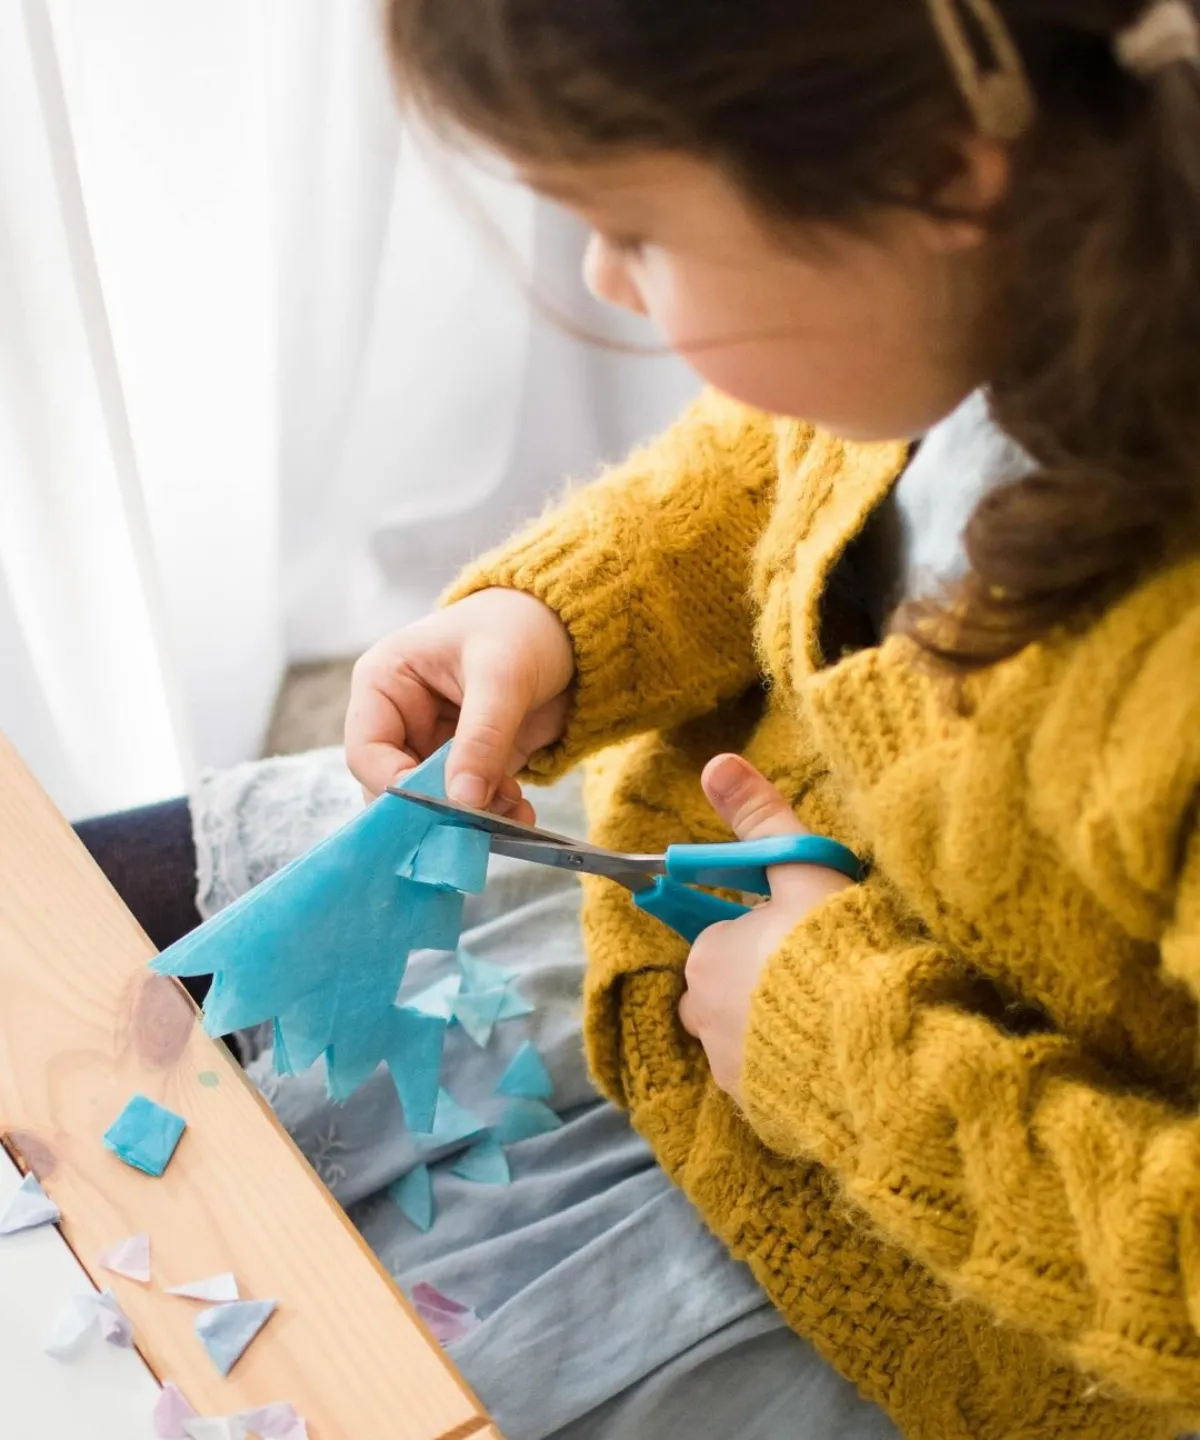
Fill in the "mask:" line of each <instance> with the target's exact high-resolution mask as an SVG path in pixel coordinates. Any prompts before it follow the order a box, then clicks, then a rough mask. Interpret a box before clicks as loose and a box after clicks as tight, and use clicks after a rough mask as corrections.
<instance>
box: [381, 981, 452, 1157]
mask: <svg viewBox="0 0 1200 1440" xmlns="http://www.w3.org/2000/svg"><path fill="white" fill-rule="evenodd" d="M397 1015H398V1017H399V1018H398V1021H397V1027H396V1035H395V1039H394V1042H393V1045H392V1049H391V1052H390V1053H389V1055H388V1069H389V1070H390V1071H391V1072H392V1083H393V1084H394V1085H395V1087H396V1093H397V1094H398V1095H399V1096H400V1103H401V1105H402V1106H403V1107H404V1122H405V1124H406V1125H407V1126H408V1128H409V1129H410V1130H415V1131H429V1130H432V1129H433V1123H434V1117H435V1114H436V1111H437V1102H438V1074H439V1072H440V1071H441V1068H442V1047H443V1046H444V1044H445V1042H446V1029H447V1025H446V1022H445V1021H444V1020H439V1019H437V1018H436V1017H434V1016H432V1015H418V1014H417V1013H416V1012H415V1011H413V1010H406V1009H405V1008H404V1007H401V1008H400V1009H399V1010H398V1011H397Z"/></svg>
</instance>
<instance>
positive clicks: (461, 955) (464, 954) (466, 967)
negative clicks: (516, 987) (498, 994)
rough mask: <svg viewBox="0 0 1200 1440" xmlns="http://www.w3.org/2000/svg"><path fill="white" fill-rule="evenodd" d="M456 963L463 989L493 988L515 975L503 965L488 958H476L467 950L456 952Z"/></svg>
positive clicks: (503, 984)
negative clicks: (461, 978) (496, 963)
mask: <svg viewBox="0 0 1200 1440" xmlns="http://www.w3.org/2000/svg"><path fill="white" fill-rule="evenodd" d="M458 965H459V969H460V970H461V971H462V973H463V989H464V990H466V991H469V992H474V991H479V990H495V989H498V988H500V987H502V986H505V985H507V984H508V982H509V981H510V980H515V979H516V978H517V977H516V975H515V973H514V972H513V971H512V970H506V969H505V968H504V966H503V965H493V964H492V962H491V961H490V960H477V959H476V958H475V956H474V955H472V954H471V952H470V951H469V950H460V951H459V952H458Z"/></svg>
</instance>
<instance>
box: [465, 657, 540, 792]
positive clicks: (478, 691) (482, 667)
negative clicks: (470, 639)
mask: <svg viewBox="0 0 1200 1440" xmlns="http://www.w3.org/2000/svg"><path fill="white" fill-rule="evenodd" d="M528 709H529V697H528V696H527V695H526V694H525V689H524V686H522V685H521V683H520V681H519V679H517V677H515V676H514V675H513V673H512V669H511V667H510V666H506V665H504V664H502V663H497V662H495V661H492V662H488V661H481V662H480V663H478V664H476V665H475V666H473V667H472V668H471V669H470V670H469V671H468V672H467V674H466V675H464V677H463V698H462V705H461V706H460V707H459V720H458V729H457V730H456V732H455V735H454V744H453V745H452V746H451V748H450V759H449V761H448V762H447V764H446V782H447V784H446V793H447V794H448V795H449V796H450V798H451V800H457V801H458V803H459V804H460V805H470V806H471V807H472V809H475V810H486V809H487V807H488V806H489V805H490V804H491V801H492V797H493V796H494V795H495V793H496V787H497V786H498V785H499V784H500V782H501V781H502V780H503V779H504V777H505V775H506V774H507V773H508V767H509V763H510V761H511V759H512V756H513V751H514V748H515V744H516V739H517V732H518V731H519V730H520V728H521V725H522V723H523V721H524V719H525V716H526V713H527V712H528Z"/></svg>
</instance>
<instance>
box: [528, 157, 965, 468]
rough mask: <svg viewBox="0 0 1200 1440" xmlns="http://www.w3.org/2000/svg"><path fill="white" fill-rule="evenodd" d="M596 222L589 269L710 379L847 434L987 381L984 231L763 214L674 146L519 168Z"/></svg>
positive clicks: (900, 421) (924, 420)
mask: <svg viewBox="0 0 1200 1440" xmlns="http://www.w3.org/2000/svg"><path fill="white" fill-rule="evenodd" d="M523 175H524V178H525V179H526V180H527V181H528V182H529V183H530V184H531V185H533V186H534V188H535V189H537V190H539V191H541V192H542V193H543V194H545V195H547V196H549V197H550V198H552V199H556V200H559V201H561V202H562V203H563V204H565V205H566V206H568V208H570V209H571V210H573V211H575V212H576V213H577V214H578V215H580V216H581V217H582V218H583V219H584V220H585V221H586V222H587V223H588V224H589V225H590V226H591V227H592V231H593V234H592V239H591V242H590V245H589V248H588V254H587V260H586V262H585V277H586V279H587V283H588V285H589V287H590V289H591V290H592V291H593V293H594V294H595V295H597V296H598V297H599V298H600V299H602V300H605V301H608V302H609V303H611V304H613V305H618V306H621V307H623V308H625V309H627V310H632V311H635V312H637V313H638V314H639V315H646V316H649V318H650V319H651V320H652V321H653V322H654V323H655V325H656V326H657V327H658V329H659V331H660V332H661V333H662V335H663V337H664V339H665V340H666V342H667V344H668V345H669V346H670V347H671V349H672V350H674V351H676V352H677V353H678V354H679V355H680V356H682V357H683V359H685V360H686V361H687V362H688V363H689V364H690V365H691V366H692V368H693V369H694V370H696V371H697V373H698V374H699V375H701V376H702V377H703V378H704V379H705V380H707V381H708V382H709V383H711V384H712V385H715V386H716V387H717V388H718V389H719V390H723V391H724V392H725V393H726V394H729V395H732V396H733V397H734V398H736V399H738V400H742V401H744V402H746V403H747V404H750V405H754V406H757V407H758V408H760V409H763V410H767V411H770V412H772V413H774V414H781V415H793V416H796V417H798V418H801V419H804V420H809V421H814V422H816V423H817V424H819V425H822V426H824V427H826V428H828V429H830V430H832V431H834V432H835V433H837V434H840V435H843V436H845V437H846V438H848V439H858V440H877V439H900V438H905V437H909V436H915V435H919V434H921V433H922V432H923V431H925V430H927V429H928V428H929V427H930V425H932V424H934V423H935V422H936V421H937V420H939V419H940V418H941V417H942V416H944V415H946V414H947V413H948V412H949V411H950V410H952V409H953V408H954V407H955V405H956V404H957V403H958V402H959V401H960V400H961V399H963V398H964V397H965V396H966V395H967V394H969V393H970V391H971V390H973V389H974V388H975V387H976V386H977V385H979V384H980V383H982V381H983V379H984V376H983V374H982V373H981V365H980V361H979V357H978V353H977V352H978V346H977V344H976V340H977V337H978V335H979V332H980V330H981V324H980V320H981V313H982V304H981V296H982V280H983V270H984V265H985V248H986V247H985V241H984V229H983V227H982V226H981V225H976V224H973V223H971V222H969V221H961V220H954V221H947V220H940V219H939V220H935V219H933V218H930V217H929V216H925V215H920V214H916V213H913V212H909V211H902V210H892V211H888V212H880V213H879V214H878V215H877V216H876V217H875V218H874V220H873V222H872V224H871V227H870V230H869V233H867V232H866V231H865V230H864V232H863V233H861V234H853V235H852V234H848V233H846V232H844V231H842V230H837V229H833V228H824V229H821V230H819V231H816V230H814V229H813V228H812V227H809V228H807V229H805V230H803V231H798V232H796V234H795V236H794V238H793V236H792V235H789V234H787V233H786V232H785V231H784V230H783V229H782V227H780V226H774V227H772V225H771V224H770V223H769V222H768V221H767V220H765V219H764V218H763V217H762V216H761V215H760V214H759V213H758V212H757V211H756V210H755V208H754V207H753V206H752V205H751V204H750V203H749V202H748V201H747V200H746V199H745V198H744V197H743V195H742V194H741V193H740V192H739V191H738V189H737V188H736V187H735V186H734V185H733V184H732V183H731V182H730V181H729V180H727V179H726V178H725V177H724V176H723V175H722V174H721V172H720V171H719V170H718V169H717V168H716V167H715V166H713V165H709V164H704V163H702V162H700V161H697V160H693V159H689V158H686V157H681V156H676V155H653V156H649V155H648V156H644V157H640V158H637V159H632V160H620V161H606V162H603V163H600V164H594V165H588V166H586V167H578V166H577V167H571V168H570V169H567V168H565V167H562V168H560V167H553V168H552V167H543V168H534V169H529V168H527V169H525V170H524V172H523Z"/></svg>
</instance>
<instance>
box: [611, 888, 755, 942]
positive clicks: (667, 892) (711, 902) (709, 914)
mask: <svg viewBox="0 0 1200 1440" xmlns="http://www.w3.org/2000/svg"><path fill="white" fill-rule="evenodd" d="M633 903H634V904H635V905H636V906H637V907H638V909H639V910H644V911H645V912H646V914H647V915H653V916H654V918H655V919H656V920H661V921H662V923H663V924H664V925H668V926H670V928H671V929H672V930H674V931H675V933H676V934H677V935H682V936H683V938H684V939H685V940H686V941H687V942H688V944H689V945H694V944H695V943H696V941H697V940H699V938H700V936H701V935H703V934H704V932H705V931H706V930H707V929H708V927H709V926H710V925H719V924H720V923H721V922H722V921H723V920H736V919H737V918H738V917H739V916H741V915H748V914H749V913H750V907H749V906H748V905H736V904H735V903H734V902H733V901H732V900H722V899H721V898H720V897H719V896H717V895H706V894H705V893H704V891H703V890H691V889H689V888H688V886H686V885H678V884H676V883H675V881H674V880H668V879H667V877H666V876H665V875H660V876H659V877H658V879H657V880H655V882H654V884H653V885H647V886H646V888H645V889H644V890H639V891H638V892H637V893H636V894H635V895H634V897H633Z"/></svg>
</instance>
